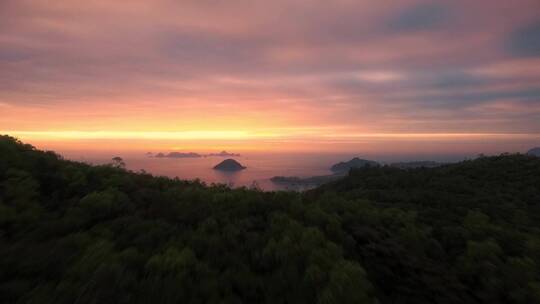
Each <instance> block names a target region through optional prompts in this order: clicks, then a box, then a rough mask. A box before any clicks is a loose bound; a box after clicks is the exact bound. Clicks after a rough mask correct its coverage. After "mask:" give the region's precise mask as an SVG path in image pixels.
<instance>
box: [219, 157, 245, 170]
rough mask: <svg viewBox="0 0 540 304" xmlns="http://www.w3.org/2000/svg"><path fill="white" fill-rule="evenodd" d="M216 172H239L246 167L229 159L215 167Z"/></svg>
mask: <svg viewBox="0 0 540 304" xmlns="http://www.w3.org/2000/svg"><path fill="white" fill-rule="evenodd" d="M214 169H215V170H221V171H239V170H243V169H246V167H244V166H242V165H241V164H240V163H239V162H237V161H236V160H234V159H232V158H228V159H226V160H224V161H222V162H220V163H219V164H217V165H216V166H215V167H214Z"/></svg>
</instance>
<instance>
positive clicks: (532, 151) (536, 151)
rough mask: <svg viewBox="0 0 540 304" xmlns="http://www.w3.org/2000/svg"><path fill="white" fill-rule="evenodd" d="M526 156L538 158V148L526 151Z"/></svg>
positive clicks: (539, 153)
mask: <svg viewBox="0 0 540 304" xmlns="http://www.w3.org/2000/svg"><path fill="white" fill-rule="evenodd" d="M527 154H528V155H534V156H538V157H540V147H535V148H532V149H530V150H529V151H527Z"/></svg>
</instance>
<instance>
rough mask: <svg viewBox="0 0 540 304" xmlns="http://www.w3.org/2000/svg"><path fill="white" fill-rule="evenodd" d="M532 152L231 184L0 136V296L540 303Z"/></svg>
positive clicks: (539, 202)
mask: <svg viewBox="0 0 540 304" xmlns="http://www.w3.org/2000/svg"><path fill="white" fill-rule="evenodd" d="M539 267H540V158H538V157H534V156H525V155H501V156H496V157H481V158H478V159H476V160H473V161H466V162H462V163H458V164H454V165H445V166H441V167H437V168H418V169H409V170H403V169H398V168H391V167H368V168H362V169H358V170H353V171H351V172H350V173H349V176H348V177H346V178H344V179H342V180H339V181H336V182H332V183H329V184H327V185H324V186H322V187H319V188H317V189H315V190H312V191H309V192H306V193H293V192H262V191H257V190H249V189H236V190H231V189H229V188H227V187H225V186H206V185H204V184H201V183H199V182H187V181H181V180H175V179H169V178H164V177H153V176H151V175H149V174H146V173H134V172H128V171H126V170H125V169H123V168H122V166H121V163H115V164H111V165H109V166H91V165H87V164H82V163H77V162H71V161H66V160H63V159H62V158H61V157H59V156H58V155H56V154H55V153H53V152H43V151H38V150H36V149H35V148H33V147H32V146H30V145H25V144H23V143H21V142H18V141H16V140H15V139H13V138H11V137H8V136H2V137H0V303H295V304H296V303H414V304H418V303H540V268H539Z"/></svg>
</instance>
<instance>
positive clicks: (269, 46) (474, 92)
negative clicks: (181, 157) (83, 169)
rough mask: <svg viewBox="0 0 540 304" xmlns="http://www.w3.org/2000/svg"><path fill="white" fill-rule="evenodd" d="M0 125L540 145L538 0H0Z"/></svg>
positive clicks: (100, 132)
mask: <svg viewBox="0 0 540 304" xmlns="http://www.w3.org/2000/svg"><path fill="white" fill-rule="evenodd" d="M0 133H2V134H10V135H13V136H16V137H19V138H21V139H22V140H25V141H29V142H31V143H37V144H38V145H42V146H45V147H52V148H58V149H68V148H73V149H76V148H79V149H89V148H91V149H97V150H100V149H101V150H106V149H109V148H110V147H111V145H115V146H122V147H125V148H130V149H152V148H156V149H169V150H172V149H176V150H196V149H199V150H216V149H222V148H229V149H238V150H249V149H254V150H256V149H259V150H268V149H274V150H280V149H281V150H287V149H288V150H302V149H327V150H332V149H337V148H338V147H342V148H343V149H358V147H371V149H376V148H377V147H378V148H382V147H387V146H388V145H392V144H393V143H404V142H405V143H406V144H402V146H403V147H405V146H406V147H405V148H406V149H409V150H411V151H413V150H414V149H415V146H418V145H417V144H418V143H426V142H429V143H430V144H431V146H430V147H431V148H429V147H428V148H426V149H432V148H434V147H443V148H441V149H448V146H447V145H446V146H444V145H442V143H460V144H462V143H466V144H467V145H468V147H474V149H477V150H479V149H488V150H489V149H491V148H489V147H487V146H484V147H482V143H489V144H490V145H491V146H490V147H497V149H496V150H497V151H501V150H512V149H517V148H523V147H526V146H535V145H540V1H538V0H530V1H529V0H513V1H507V0H489V1H488V0H478V1H470V0H468V1H463V0H451V1H444V0H440V1H401V0H397V1H375V0H373V1H371V0H367V1H359V0H354V1H349V0H335V1H322V0H321V1H319V0H295V1H283V0H275V1H253V0H249V1H248V0H246V1H242V0H239V1H235V0H231V1H219V0H196V1H172V0H154V1H138V0H131V1H102V0H95V1H77V0H70V1H40V0H13V1H12V0H0ZM420 146H422V145H420ZM471 149H473V148H471ZM479 152H482V151H479Z"/></svg>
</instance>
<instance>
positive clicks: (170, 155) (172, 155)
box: [145, 151, 240, 158]
mask: <svg viewBox="0 0 540 304" xmlns="http://www.w3.org/2000/svg"><path fill="white" fill-rule="evenodd" d="M145 155H146V156H147V157H156V158H201V157H239V156H240V154H238V153H229V152H227V151H221V152H219V153H209V154H199V153H195V152H169V153H163V152H159V153H156V154H152V153H151V152H148V153H146V154H145Z"/></svg>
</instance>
